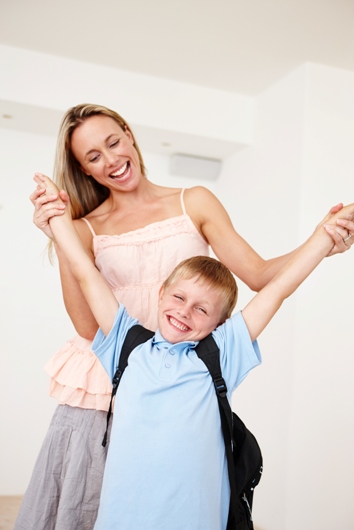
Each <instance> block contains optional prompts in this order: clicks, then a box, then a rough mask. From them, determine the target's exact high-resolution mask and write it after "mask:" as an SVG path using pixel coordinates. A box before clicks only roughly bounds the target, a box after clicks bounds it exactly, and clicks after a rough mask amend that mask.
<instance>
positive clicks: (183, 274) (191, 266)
mask: <svg viewBox="0 0 354 530" xmlns="http://www.w3.org/2000/svg"><path fill="white" fill-rule="evenodd" d="M178 278H184V279H186V280H190V279H191V278H195V279H196V281H199V280H201V281H202V282H205V283H206V284H208V285H210V287H214V288H216V289H218V290H219V291H220V293H221V294H222V295H223V297H224V307H223V313H222V315H221V321H222V322H223V321H224V320H225V319H226V318H229V317H230V316H231V314H232V311H233V310H234V308H235V305H236V302H237V294H238V288H237V284H236V281H235V278H234V277H233V275H232V273H231V272H230V271H229V269H228V268H227V267H225V265H223V264H222V263H221V262H220V261H218V260H217V259H214V258H211V257H209V256H194V257H193V258H188V259H185V260H184V261H182V262H181V263H179V264H178V265H177V267H175V269H174V270H173V271H172V272H171V274H170V275H169V277H168V278H167V280H165V282H164V283H163V287H164V288H167V287H169V286H170V285H172V284H173V283H174V282H175V281H176V280H177V279H178Z"/></svg>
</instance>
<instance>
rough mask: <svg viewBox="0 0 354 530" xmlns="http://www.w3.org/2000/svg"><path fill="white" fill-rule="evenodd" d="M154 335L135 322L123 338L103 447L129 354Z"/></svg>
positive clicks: (113, 382)
mask: <svg viewBox="0 0 354 530" xmlns="http://www.w3.org/2000/svg"><path fill="white" fill-rule="evenodd" d="M154 335H155V333H154V332H153V331H151V330H150V329H146V328H144V327H143V326H141V325H140V324H136V325H135V326H132V327H131V328H130V329H129V330H128V333H127V335H126V337H125V339H124V342H123V346H122V349H121V352H120V356H119V362H118V368H117V370H116V373H115V374H114V376H113V380H112V394H111V400H110V402H109V408H108V412H107V422H106V432H105V433H104V436H103V440H102V445H103V447H106V444H107V435H108V425H109V419H110V417H111V414H112V403H113V398H114V396H115V395H116V393H117V388H118V385H119V383H120V380H121V378H122V375H123V372H124V370H125V369H126V367H127V366H128V358H129V355H130V354H131V352H132V351H133V350H134V348H136V347H137V346H139V344H143V342H146V341H148V340H149V339H151V337H153V336H154Z"/></svg>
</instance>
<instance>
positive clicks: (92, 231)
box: [81, 217, 96, 237]
mask: <svg viewBox="0 0 354 530" xmlns="http://www.w3.org/2000/svg"><path fill="white" fill-rule="evenodd" d="M81 219H82V220H83V221H85V223H86V224H87V226H88V227H89V230H90V232H91V234H92V235H93V237H95V235H96V234H95V231H94V229H93V228H92V225H91V223H90V221H88V220H87V219H85V217H81Z"/></svg>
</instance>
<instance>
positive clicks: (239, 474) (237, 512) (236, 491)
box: [102, 324, 263, 530]
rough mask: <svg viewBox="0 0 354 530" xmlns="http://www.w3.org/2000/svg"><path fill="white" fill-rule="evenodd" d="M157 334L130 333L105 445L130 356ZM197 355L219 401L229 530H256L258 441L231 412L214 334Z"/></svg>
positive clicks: (116, 382) (137, 327) (116, 376)
mask: <svg viewBox="0 0 354 530" xmlns="http://www.w3.org/2000/svg"><path fill="white" fill-rule="evenodd" d="M154 334H155V333H154V332H152V331H150V330H149V329H146V328H144V327H143V326H140V325H139V324H137V325H135V326H133V327H131V328H130V329H129V331H128V333H127V336H126V338H125V341H124V344H123V346H122V351H121V354H120V358H119V365H118V368H117V370H116V373H115V374H114V377H113V380H112V386H113V388H112V396H111V402H110V405H109V410H108V413H107V429H106V432H105V435H104V438H103V442H102V445H103V446H105V445H106V443H107V430H108V424H109V418H110V416H111V412H112V400H113V397H114V396H115V394H116V392H117V388H118V385H119V383H120V380H121V377H122V375H123V372H124V370H125V368H126V367H127V365H128V357H129V355H130V353H131V352H132V350H134V348H136V347H137V346H139V344H142V343H143V342H146V341H147V340H149V339H150V338H152V337H153V336H154ZM196 353H197V355H198V357H199V358H200V359H201V360H202V361H203V362H204V363H205V365H206V367H207V368H208V370H209V372H210V375H211V377H212V379H213V382H214V386H215V391H216V396H217V399H218V405H219V411H220V419H221V427H222V432H223V436H224V441H225V451H226V458H227V466H228V472H229V480H230V491H231V493H230V509H229V517H228V522H227V528H226V530H253V521H252V502H253V491H254V488H255V487H256V486H257V484H258V483H259V481H260V480H261V476H262V471H263V459H262V453H261V450H260V448H259V445H258V443H257V440H256V438H255V437H254V436H253V434H252V433H251V432H250V431H249V430H248V429H247V427H246V426H245V424H244V423H243V422H242V420H241V419H240V418H239V417H238V416H237V415H236V414H235V413H234V412H232V410H231V407H230V404H229V401H228V399H227V397H226V394H227V388H226V384H225V381H224V378H223V377H222V373H221V368H220V356H219V348H218V346H217V344H216V342H215V341H214V339H213V337H212V335H211V334H210V335H208V336H207V337H205V339H203V340H201V341H200V342H199V344H198V345H197V347H196Z"/></svg>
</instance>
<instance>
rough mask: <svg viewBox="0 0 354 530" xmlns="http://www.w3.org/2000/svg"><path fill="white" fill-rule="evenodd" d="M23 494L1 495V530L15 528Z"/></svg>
mask: <svg viewBox="0 0 354 530" xmlns="http://www.w3.org/2000/svg"><path fill="white" fill-rule="evenodd" d="M21 500H22V497H21V496H18V497H16V496H14V497H12V496H0V530H13V527H14V523H15V519H16V516H17V512H18V510H19V507H20V504H21Z"/></svg>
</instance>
